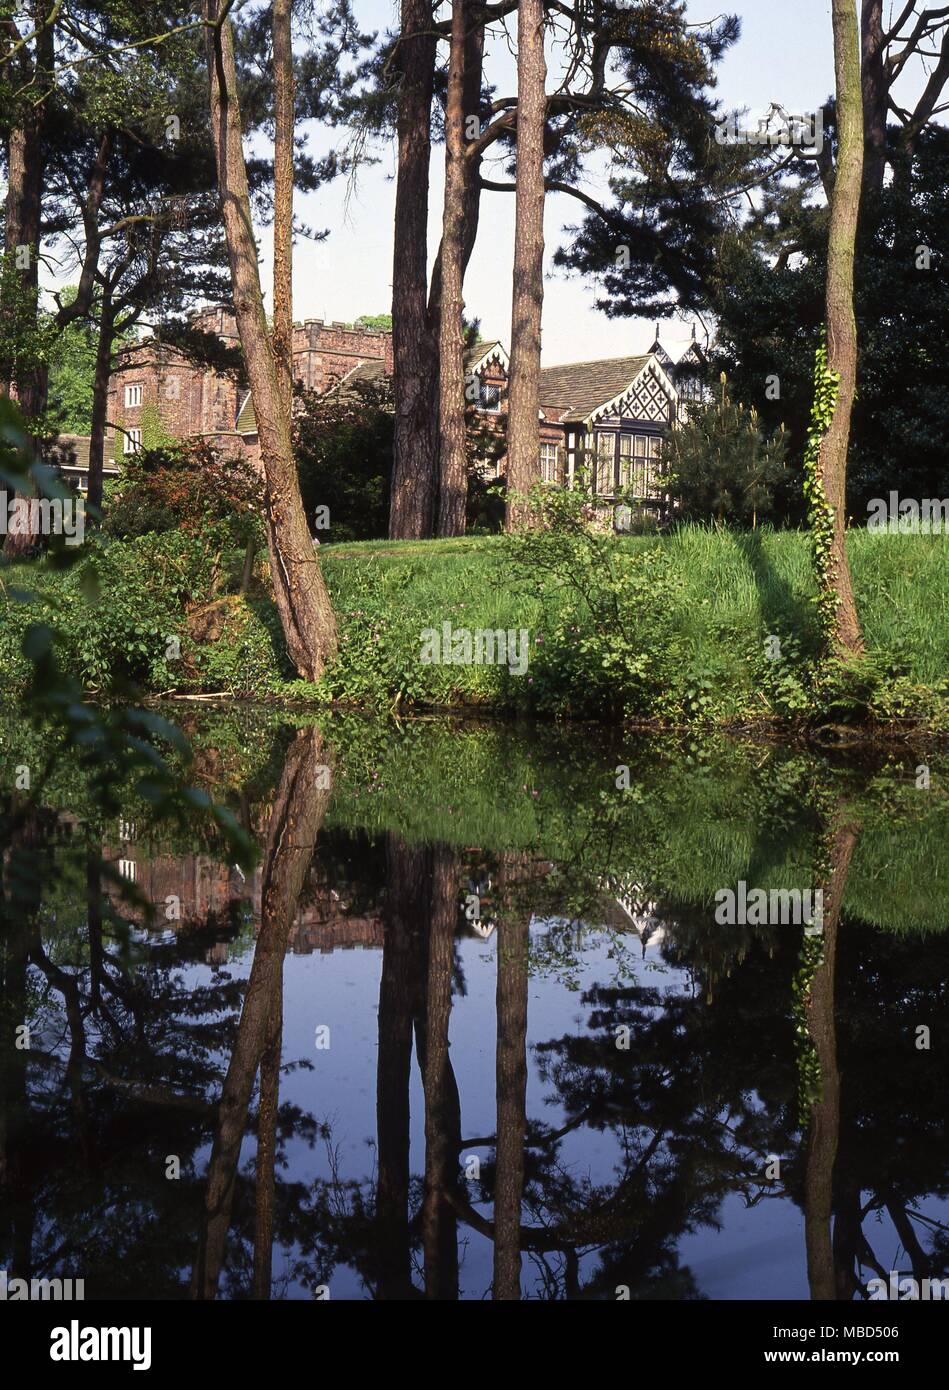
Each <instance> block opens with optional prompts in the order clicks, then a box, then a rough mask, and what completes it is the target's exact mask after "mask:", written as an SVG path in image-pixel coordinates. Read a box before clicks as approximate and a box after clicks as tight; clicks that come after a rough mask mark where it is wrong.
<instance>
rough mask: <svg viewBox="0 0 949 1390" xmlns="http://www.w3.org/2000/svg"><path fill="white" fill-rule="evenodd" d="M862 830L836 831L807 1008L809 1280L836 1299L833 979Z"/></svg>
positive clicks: (816, 1295)
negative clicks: (813, 1089)
mask: <svg viewBox="0 0 949 1390" xmlns="http://www.w3.org/2000/svg"><path fill="white" fill-rule="evenodd" d="M858 834H859V830H858V827H857V826H856V825H855V824H850V823H845V824H842V825H839V826H838V828H837V829H836V830H835V832H834V838H833V844H832V848H831V877H830V882H829V883H828V884H827V885H826V887H825V890H824V920H823V958H822V960H821V963H820V965H819V966H818V969H817V973H816V975H815V976H814V979H813V980H812V982H811V987H810V991H809V995H808V999H807V1006H806V1019H807V1031H808V1033H809V1034H810V1037H811V1041H812V1042H813V1044H814V1051H815V1052H816V1054H817V1063H818V1066H819V1068H820V1085H821V1092H820V1096H819V1098H818V1099H817V1100H816V1101H815V1102H814V1104H813V1105H812V1107H811V1113H810V1116H809V1123H808V1130H807V1165H806V1171H805V1178H804V1241H805V1247H806V1250H807V1279H808V1285H809V1287H810V1291H811V1298H813V1299H836V1297H837V1291H838V1279H837V1267H836V1262H835V1259H834V1249H833V1239H832V1234H831V1219H832V1216H833V1209H834V1166H835V1164H836V1162H837V1145H838V1142H839V1137H840V1072H839V1069H838V1066H837V1023H836V1017H835V1013H834V979H835V966H836V960H837V933H838V930H839V926H840V916H841V910H842V908H843V901H844V890H845V889H846V886H847V876H848V874H849V872H850V861H851V860H852V859H853V852H854V849H855V848H856V844H857V837H858Z"/></svg>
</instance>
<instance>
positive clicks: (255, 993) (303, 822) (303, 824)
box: [191, 729, 330, 1299]
mask: <svg viewBox="0 0 949 1390" xmlns="http://www.w3.org/2000/svg"><path fill="white" fill-rule="evenodd" d="M322 757H323V744H322V739H321V736H320V734H319V732H318V731H317V730H316V729H309V730H306V731H304V732H302V733H299V734H298V735H297V737H296V739H295V740H294V742H293V743H292V744H291V745H290V747H289V749H288V750H287V757H286V761H285V763H284V766H283V772H282V773H281V776H280V786H279V787H278V789H277V796H276V800H275V802H274V809H273V814H272V815H271V818H270V825H269V827H268V831H267V852H266V855H265V859H264V867H263V877H262V883H261V920H260V932H259V933H258V936H257V944H256V946H255V947H254V961H253V964H252V965H251V969H250V978H249V979H248V981H247V989H246V991H245V993H244V1004H243V1007H242V1009H241V1017H240V1022H239V1024H238V1027H237V1036H236V1038H235V1040H234V1047H233V1050H232V1052H231V1057H230V1061H229V1063H228V1068H227V1075H226V1077H225V1078H224V1085H223V1087H222V1089H221V1102H220V1105H219V1107H218V1124H217V1131H216V1133H215V1136H214V1144H213V1147H212V1149H211V1158H210V1161H209V1163H208V1179H207V1190H206V1193H205V1222H204V1229H203V1231H202V1236H201V1242H200V1245H199V1249H198V1254H197V1258H196V1260H195V1264H194V1269H193V1271H192V1275H191V1297H192V1298H195V1299H213V1298H215V1297H216V1295H217V1287H218V1280H219V1278H220V1273H221V1268H222V1266H223V1263H224V1254H225V1249H226V1245H227V1232H228V1228H229V1226H230V1223H231V1208H232V1206H233V1202H234V1188H235V1184H236V1181H237V1166H238V1161H239V1159H240V1153H241V1143H242V1142H243V1138H244V1131H245V1129H246V1128H247V1118H248V1113H249V1109H250V1100H251V1095H252V1094H253V1089H254V1078H255V1077H256V1075H257V1071H258V1069H259V1067H260V1065H261V1062H262V1061H263V1059H264V1058H265V1057H266V1056H267V1054H268V1051H271V1050H272V1049H273V1047H274V1045H275V1039H274V1027H275V1022H274V1021H275V1019H276V1018H277V1016H278V1011H279V1010H280V1008H281V1000H282V998H283V959H284V956H285V955H286V953H287V944H288V941H289V939H290V928H291V927H292V925H293V919H294V916H295V915H296V910H297V903H298V901H299V898H300V893H301V892H302V889H303V884H304V882H305V880H306V874H307V870H308V869H309V867H310V863H311V861H312V859H313V847H314V845H315V843H316V837H317V835H318V834H319V830H320V826H321V824H322V822H323V817H324V816H325V814H326V808H327V805H328V804H329V800H330V793H329V791H328V790H326V789H324V788H323V787H322V786H321V785H320V782H321V779H320V777H319V775H318V774H319V769H320V768H321V767H322V766H323V763H322ZM270 1066H271V1070H270V1071H269V1072H268V1086H269V1087H270V1090H269V1091H268V1096H270V1098H271V1099H272V1101H273V1103H274V1104H276V1097H275V1096H274V1095H272V1090H273V1087H274V1085H275V1078H274V1077H273V1073H272V1066H273V1058H272V1057H271V1062H270ZM265 1200H266V1199H265ZM256 1265H257V1275H258V1277H262V1276H261V1266H262V1262H261V1259H260V1254H259V1251H258V1253H257V1259H256Z"/></svg>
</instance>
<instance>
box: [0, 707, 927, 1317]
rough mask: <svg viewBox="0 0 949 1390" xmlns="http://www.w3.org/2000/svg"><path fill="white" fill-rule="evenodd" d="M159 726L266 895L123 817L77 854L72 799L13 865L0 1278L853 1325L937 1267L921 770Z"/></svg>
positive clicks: (166, 1294) (715, 754)
mask: <svg viewBox="0 0 949 1390" xmlns="http://www.w3.org/2000/svg"><path fill="white" fill-rule="evenodd" d="M186 718H187V732H188V734H189V737H190V738H191V740H192V742H193V745H194V748H195V764H194V768H193V775H194V777H195V779H196V780H197V781H198V782H200V783H201V784H202V785H204V786H206V787H207V788H208V789H209V790H210V791H212V792H213V794H214V795H215V796H216V797H217V798H218V799H219V800H221V801H222V802H224V803H225V804H227V805H229V806H230V808H231V809H232V811H233V813H234V815H235V816H236V818H237V819H238V821H240V822H241V824H243V825H244V827H245V828H246V829H247V830H248V831H249V832H250V833H251V835H252V836H253V838H254V839H255V841H256V843H257V844H258V846H259V850H260V857H259V861H258V863H257V865H256V867H251V866H249V865H248V866H247V867H246V868H244V869H242V868H240V867H238V866H237V865H236V864H235V863H233V862H232V857H231V856H230V855H229V853H228V851H227V850H226V848H225V847H224V844H223V842H222V841H220V840H219V839H218V838H217V836H216V834H215V833H213V832H212V831H210V830H208V829H207V826H206V825H204V824H196V825H194V826H193V827H192V828H191V829H187V828H183V827H182V826H181V825H175V826H169V825H166V824H164V823H162V822H161V821H156V820H154V819H153V818H150V816H149V812H148V808H147V806H146V805H145V804H144V803H139V802H137V801H136V800H135V798H134V795H132V794H131V793H130V797H129V800H128V802H127V803H126V804H124V805H123V806H122V808H121V811H120V814H119V815H117V816H115V817H110V818H108V819H102V818H101V817H100V816H98V815H97V813H96V812H94V811H93V810H92V809H91V804H90V801H89V798H88V796H87V795H86V790H85V788H84V786H83V784H82V782H81V779H78V778H76V777H75V776H72V775H71V774H70V770H69V769H68V768H67V769H65V770H64V771H63V772H62V775H61V776H60V777H59V778H58V779H57V778H52V779H51V780H50V783H49V787H48V789H47V790H46V791H44V797H43V805H42V807H41V808H39V809H37V810H36V811H35V813H34V814H32V815H31V816H30V817H29V818H28V819H27V821H26V822H25V823H24V824H22V825H21V826H20V829H19V831H18V836H19V839H18V842H17V843H16V844H14V845H12V846H8V847H7V854H6V859H5V876H4V924H3V933H2V951H3V954H2V997H0V1011H2V1024H3V1028H2V1035H3V1042H2V1049H0V1063H2V1092H0V1164H2V1182H0V1269H2V1270H4V1271H6V1276H5V1277H6V1278H7V1280H10V1279H12V1278H15V1277H20V1278H31V1277H32V1278H54V1277H61V1278H72V1279H74V1280H75V1279H81V1280H83V1283H84V1296H85V1298H86V1299H87V1300H89V1299H105V1298H149V1299H188V1298H210V1297H217V1298H222V1299H248V1298H274V1299H326V1298H329V1299H332V1300H337V1299H342V1300H346V1299H415V1298H423V1297H427V1298H433V1299H485V1298H489V1299H490V1298H499V1299H512V1298H518V1297H521V1298H524V1299H538V1300H543V1299H545V1300H556V1299H593V1300H611V1301H612V1300H616V1299H625V1298H629V1299H664V1300H686V1299H690V1300H691V1299H769V1298H779V1299H809V1298H812V1297H819V1298H835V1299H841V1300H848V1299H864V1298H874V1297H877V1296H879V1295H878V1293H875V1292H874V1291H875V1290H878V1289H879V1287H880V1285H879V1284H878V1283H877V1284H875V1283H874V1282H873V1281H874V1280H877V1281H879V1280H884V1281H888V1280H889V1279H890V1277H891V1273H895V1274H897V1275H899V1276H901V1277H906V1276H913V1277H915V1278H917V1279H919V1280H923V1279H927V1278H933V1279H935V1278H944V1277H946V1276H947V1274H949V1269H947V1265H949V1238H947V1237H949V1201H947V1194H949V1184H947V1178H949V1172H947V1150H946V1141H945V1134H944V1111H945V1100H946V1096H947V1095H949V1058H947V1051H946V1048H945V1046H944V1041H943V1040H944V1039H945V1037H946V1034H947V1027H949V994H947V989H946V979H947V973H949V972H947V966H949V932H947V931H946V923H947V919H949V914H947V911H946V908H947V898H949V834H947V829H949V810H947V804H949V803H947V797H946V792H945V787H946V776H947V773H949V761H947V759H946V756H945V753H944V752H943V753H939V752H938V751H937V750H932V749H930V750H929V751H928V752H927V751H926V750H925V749H923V748H914V747H910V746H908V745H907V746H905V747H904V746H899V747H895V748H894V747H891V748H889V749H887V750H879V749H877V750H872V751H869V752H867V751H861V752H860V753H859V754H857V753H854V752H845V751H841V750H833V751H814V750H812V749H807V748H788V747H783V746H779V745H776V744H768V743H762V742H751V741H744V740H739V739H728V738H726V737H724V736H716V737H714V738H710V739H689V738H684V737H678V736H663V737H659V736H650V737H645V736H640V735H629V736H627V737H622V736H620V735H616V736H607V735H605V734H604V733H603V732H602V731H600V732H590V731H588V730H585V729H579V730H578V729H573V730H557V729H548V730H538V729H536V728H520V727H516V726H502V725H477V724H465V723H459V722H449V721H443V720H438V719H430V720H414V721H410V722H408V723H403V724H391V723H390V724H385V723H372V722H367V721H365V720H350V719H340V718H337V717H333V718H327V719H326V720H324V721H322V722H321V724H320V725H319V726H317V725H312V724H308V723H306V722H305V721H302V720H298V721H296V722H293V723H289V722H281V721H280V719H278V718H276V717H274V716H272V715H268V714H265V713H261V712H256V711H250V710H249V711H243V712H242V711H229V712H228V711H216V710H208V711H205V712H203V713H201V714H199V715H195V716H194V717H193V718H192V717H191V716H190V715H189V716H186ZM758 890H760V891H758ZM815 904H816V905H817V910H815Z"/></svg>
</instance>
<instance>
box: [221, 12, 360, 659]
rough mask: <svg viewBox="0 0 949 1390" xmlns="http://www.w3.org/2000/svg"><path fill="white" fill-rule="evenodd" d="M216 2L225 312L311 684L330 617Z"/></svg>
mask: <svg viewBox="0 0 949 1390" xmlns="http://www.w3.org/2000/svg"><path fill="white" fill-rule="evenodd" d="M220 10H221V0H205V19H206V20H207V22H208V25H209V27H208V31H207V35H208V37H207V44H208V69H209V74H210V86H211V138H212V142H213V144H214V151H215V157H216V161H217V171H218V189H219V192H220V198H221V210H222V214H223V221H224V232H225V236H226V238H227V250H228V259H229V261H230V267H231V284H232V287H233V294H234V312H235V315H236V317H237V328H238V332H239V334H240V339H241V347H242V349H243V353H244V362H245V365H246V367H247V378H248V382H249V384H250V393H251V398H252V400H253V402H254V414H255V415H256V417H257V431H258V436H259V439H260V453H261V459H262V462H263V466H264V481H265V506H266V520H267V536H268V541H269V544H270V572H271V575H272V576H273V585H274V597H275V600H276V605H277V611H278V612H279V614H280V621H281V623H282V625H283V631H284V636H285V638H286V643H287V651H288V652H289V654H290V659H291V660H292V661H293V664H294V666H295V667H296V669H297V671H298V672H299V674H300V676H301V677H302V678H303V679H304V680H310V681H316V680H319V678H320V676H321V675H322V674H323V671H324V670H325V668H326V666H327V664H328V663H329V662H330V661H332V659H333V657H334V656H335V655H336V645H337V642H336V619H335V617H334V615H333V608H332V604H331V603H330V598H329V594H328V593H327V590H326V584H325V583H324V580H323V575H322V572H321V570H320V566H319V561H318V560H317V558H316V554H315V552H314V548H313V540H312V538H311V536H310V530H309V527H308V526H307V522H306V516H305V515H304V511H303V500H302V498H301V496H300V483H299V478H298V477H297V470H296V463H295V461H294V457H293V445H292V441H291V436H290V421H289V417H288V415H287V412H286V410H285V409H284V406H283V400H282V396H281V391H280V387H279V384H278V379H277V369H276V364H275V361H274V356H273V350H272V347H271V344H270V341H269V338H268V334H267V319H266V315H265V314H264V304H263V296H262V294H261V288H260V273H259V270H258V266H257V245H256V242H255V240H254V229H253V224H252V222H251V215H250V199H249V197H248V192H247V168H246V165H245V163H244V152H243V149H242V147H241V119H240V108H239V106H238V101H237V72H236V67H235V62H234V35H233V29H232V26H231V24H230V21H229V20H227V19H225V20H224V22H223V23H221V22H219V19H218V16H219V13H220Z"/></svg>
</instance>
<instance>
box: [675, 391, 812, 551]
mask: <svg viewBox="0 0 949 1390" xmlns="http://www.w3.org/2000/svg"><path fill="white" fill-rule="evenodd" d="M786 455H787V443H786V440H785V437H784V433H783V431H779V432H778V433H777V434H775V435H773V436H772V437H771V438H770V439H768V438H765V436H764V435H763V434H762V432H761V427H760V425H759V422H758V416H757V414H756V412H755V411H754V410H746V409H745V408H744V406H742V405H739V404H737V403H736V402H734V401H732V400H731V398H730V397H729V394H728V388H727V384H726V381H725V377H724V376H722V382H721V389H720V392H719V395H718V397H717V398H716V399H715V400H714V401H713V402H711V403H710V404H709V405H706V406H705V407H704V408H702V409H700V410H698V411H696V412H695V413H694V414H693V415H692V416H691V417H690V419H689V420H688V421H687V422H686V423H685V424H684V425H683V426H682V427H681V428H680V429H677V430H673V431H672V433H671V434H670V436H669V438H668V439H667V440H665V441H664V442H663V445H662V454H661V459H662V465H663V467H664V469H665V470H666V472H667V475H668V480H667V482H666V490H667V492H668V493H669V495H670V496H671V497H672V498H673V499H674V500H675V501H676V502H677V503H678V508H677V514H678V516H679V517H681V519H682V520H684V521H716V522H717V523H718V524H719V525H721V524H722V523H723V522H725V521H731V522H738V523H739V524H740V525H749V524H754V523H755V522H756V521H757V520H758V519H759V518H760V517H762V516H764V515H766V514H767V513H769V512H770V511H771V510H772V507H773V506H774V500H775V494H776V492H777V491H778V489H779V488H780V487H781V486H782V484H783V481H784V477H785V472H786V470H785V457H786Z"/></svg>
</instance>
